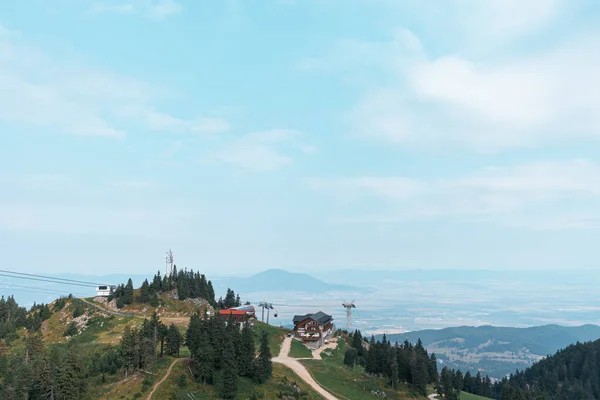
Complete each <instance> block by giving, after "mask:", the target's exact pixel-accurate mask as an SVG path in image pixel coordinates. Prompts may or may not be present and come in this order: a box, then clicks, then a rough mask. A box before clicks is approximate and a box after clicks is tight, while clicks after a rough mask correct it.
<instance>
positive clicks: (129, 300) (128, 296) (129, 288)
mask: <svg viewBox="0 0 600 400" xmlns="http://www.w3.org/2000/svg"><path fill="white" fill-rule="evenodd" d="M123 302H124V303H125V304H133V281H132V280H131V278H129V280H128V281H127V285H125V291H124V293H123Z"/></svg>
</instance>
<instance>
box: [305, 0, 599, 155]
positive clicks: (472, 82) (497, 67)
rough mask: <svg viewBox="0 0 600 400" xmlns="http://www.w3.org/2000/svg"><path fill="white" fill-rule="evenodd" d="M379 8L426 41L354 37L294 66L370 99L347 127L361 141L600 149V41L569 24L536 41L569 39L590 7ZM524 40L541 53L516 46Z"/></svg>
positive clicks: (401, 35) (465, 2)
mask: <svg viewBox="0 0 600 400" xmlns="http://www.w3.org/2000/svg"><path fill="white" fill-rule="evenodd" d="M379 2H380V3H383V4H384V5H385V6H386V7H389V9H392V10H398V11H399V14H398V15H399V18H400V19H402V20H405V21H407V23H408V21H410V24H411V25H412V26H416V27H418V32H419V33H420V35H421V38H419V37H417V36H416V35H415V34H414V33H413V32H411V31H409V30H407V29H405V28H397V29H395V30H393V31H392V32H390V39H389V40H387V41H371V42H367V41H364V40H356V39H344V40H340V41H338V42H337V43H335V44H334V45H333V46H332V48H330V49H327V55H326V56H324V57H321V58H316V57H312V58H307V59H305V60H304V61H301V62H300V63H298V65H297V66H296V68H299V69H305V70H313V71H314V70H321V71H324V72H335V73H336V76H341V77H342V79H343V82H344V83H345V84H351V85H353V86H355V87H358V88H359V89H360V90H362V95H361V96H360V97H359V99H358V100H357V102H356V104H355V106H354V107H353V108H351V109H350V110H348V112H347V113H346V115H345V117H344V118H345V119H346V121H347V123H348V124H349V125H350V126H351V129H352V130H353V131H354V133H355V134H358V135H361V136H364V137H370V138H376V139H378V140H384V141H389V142H394V143H396V144H402V145H407V146H412V147H423V148H426V147H431V146H439V147H442V148H447V147H448V146H449V145H451V146H453V147H455V146H461V147H466V148H469V149H471V150H475V151H480V152H490V151H498V150H501V149H505V148H511V147H534V146H539V145H542V144H546V143H550V144H559V143H562V142H565V141H572V140H574V139H577V140H590V139H591V140H598V139H600V91H598V90H593V89H592V90H590V89H591V88H598V87H600V74H598V73H596V72H595V71H598V70H600V53H599V52H598V51H596V49H598V48H599V47H600V31H598V30H597V28H596V29H595V30H591V31H589V30H588V31H580V30H578V28H576V27H574V26H573V25H571V27H570V28H569V29H568V30H567V31H566V33H564V34H562V35H560V36H557V35H555V34H554V32H553V34H552V35H548V36H547V38H546V39H545V40H544V41H543V42H540V41H538V40H537V39H538V38H541V37H543V36H544V35H545V34H546V32H547V31H546V30H545V29H546V28H548V29H550V28H552V27H554V25H553V24H554V23H557V25H556V26H559V25H560V29H563V27H562V25H563V24H565V23H566V22H567V21H568V19H569V16H570V15H572V14H574V13H576V12H579V9H580V7H581V4H579V5H577V4H575V3H577V2H566V1H563V0H532V1H531V2H525V3H524V2H520V1H518V0H490V1H478V0H449V1H443V2H440V1H433V0H431V1H418V2H417V1H414V2H396V1H392V0H390V1H388V0H380V1H379ZM561 18H563V19H564V20H562V19H561ZM441 32H443V34H442V33H441ZM535 35H539V36H538V37H536V36H535ZM448 37H451V38H456V37H459V38H460V40H459V39H457V40H456V42H454V41H453V39H447V38H448ZM515 38H519V40H521V41H522V42H521V43H520V46H521V47H524V46H528V48H532V49H535V50H529V51H527V52H526V53H523V52H522V51H517V50H515V49H514V48H511V44H512V43H509V42H510V41H511V40H513V39H515ZM530 38H535V39H536V40H535V41H530V40H529V39H530ZM557 38H558V39H557ZM421 39H422V40H421ZM449 40H450V41H449ZM463 42H464V43H466V44H464V43H463ZM540 43H541V45H540ZM521 47H520V48H521ZM520 48H519V49H520Z"/></svg>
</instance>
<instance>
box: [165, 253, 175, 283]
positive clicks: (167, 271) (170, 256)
mask: <svg viewBox="0 0 600 400" xmlns="http://www.w3.org/2000/svg"><path fill="white" fill-rule="evenodd" d="M165 262H166V264H167V265H166V268H165V275H166V276H168V277H170V276H171V275H173V265H175V259H174V257H173V252H172V251H171V249H169V251H167V255H166V256H165Z"/></svg>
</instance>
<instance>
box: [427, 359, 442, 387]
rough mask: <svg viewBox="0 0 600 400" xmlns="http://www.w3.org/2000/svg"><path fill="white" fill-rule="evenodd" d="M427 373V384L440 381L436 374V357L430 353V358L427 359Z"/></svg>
mask: <svg viewBox="0 0 600 400" xmlns="http://www.w3.org/2000/svg"><path fill="white" fill-rule="evenodd" d="M428 372H429V383H433V384H435V383H436V382H437V381H438V380H439V379H440V376H439V373H438V368H437V357H436V356H435V353H432V354H431V357H429V366H428Z"/></svg>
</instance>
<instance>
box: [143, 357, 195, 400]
mask: <svg viewBox="0 0 600 400" xmlns="http://www.w3.org/2000/svg"><path fill="white" fill-rule="evenodd" d="M180 361H189V358H177V359H175V360H173V362H172V363H171V365H170V366H169V369H168V370H167V372H166V373H165V376H163V378H162V379H161V380H160V381H158V382H156V383H155V384H154V387H153V388H152V391H151V392H150V393H149V394H148V397H146V400H152V395H153V394H154V392H156V389H158V387H159V386H160V385H161V384H162V383H163V382H164V381H166V380H167V378H168V377H169V375H171V370H172V369H173V367H174V366H175V364H177V363H178V362H180Z"/></svg>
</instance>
